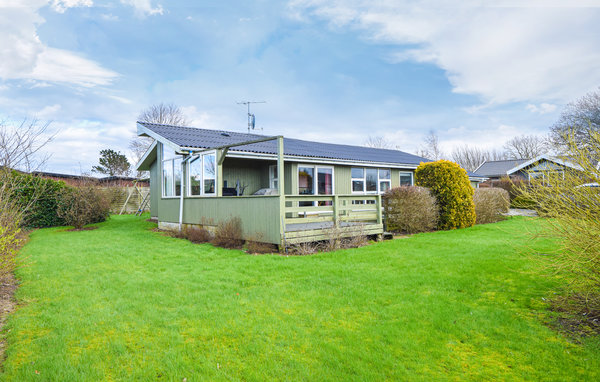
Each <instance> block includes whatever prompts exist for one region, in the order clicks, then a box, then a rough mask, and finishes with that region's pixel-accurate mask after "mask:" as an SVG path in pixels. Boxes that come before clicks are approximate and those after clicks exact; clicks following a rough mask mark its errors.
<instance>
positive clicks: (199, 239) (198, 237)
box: [184, 226, 213, 244]
mask: <svg viewBox="0 0 600 382" xmlns="http://www.w3.org/2000/svg"><path fill="white" fill-rule="evenodd" d="M184 237H185V238H186V239H188V240H189V241H191V242H192V243H196V244H201V243H208V242H210V241H211V240H212V239H213V237H212V234H211V233H210V232H209V231H208V230H207V229H206V228H204V227H196V226H192V227H187V228H186V229H185V232H184Z"/></svg>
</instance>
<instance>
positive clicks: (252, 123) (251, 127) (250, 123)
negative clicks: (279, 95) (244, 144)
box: [237, 101, 267, 132]
mask: <svg viewBox="0 0 600 382" xmlns="http://www.w3.org/2000/svg"><path fill="white" fill-rule="evenodd" d="M251 103H267V101H243V102H238V103H237V104H238V105H246V106H248V132H250V130H254V128H255V127H256V117H255V116H254V114H252V113H250V104H251Z"/></svg>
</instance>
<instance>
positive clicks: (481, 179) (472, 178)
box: [469, 176, 489, 182]
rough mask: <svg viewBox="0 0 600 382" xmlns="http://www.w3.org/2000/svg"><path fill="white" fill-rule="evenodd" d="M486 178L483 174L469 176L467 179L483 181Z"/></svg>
mask: <svg viewBox="0 0 600 382" xmlns="http://www.w3.org/2000/svg"><path fill="white" fill-rule="evenodd" d="M488 179H489V178H486V177H484V176H469V180H471V181H473V182H485V181H486V180H488Z"/></svg>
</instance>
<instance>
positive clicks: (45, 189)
mask: <svg viewBox="0 0 600 382" xmlns="http://www.w3.org/2000/svg"><path fill="white" fill-rule="evenodd" d="M7 181H8V182H10V183H11V186H12V187H11V191H10V196H11V198H14V200H15V201H16V203H17V205H18V206H19V207H21V208H22V209H24V210H25V216H26V219H25V224H24V225H25V226H27V227H30V228H41V227H55V226H61V225H64V224H65V221H64V219H63V218H61V217H59V216H58V214H57V210H58V208H59V206H60V203H61V201H62V194H63V192H65V191H66V190H68V189H72V187H71V186H68V185H66V184H65V183H64V182H62V181H56V180H53V179H45V178H40V177H37V176H33V175H31V174H22V173H19V172H16V171H13V172H12V173H11V174H10V175H9V178H8V180H7Z"/></svg>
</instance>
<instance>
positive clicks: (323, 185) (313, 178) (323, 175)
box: [298, 166, 333, 207]
mask: <svg viewBox="0 0 600 382" xmlns="http://www.w3.org/2000/svg"><path fill="white" fill-rule="evenodd" d="M298 194H300V195H333V167H326V166H299V167H298ZM314 205H315V202H300V204H299V206H300V207H305V206H314ZM319 205H321V206H323V205H331V202H319Z"/></svg>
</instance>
